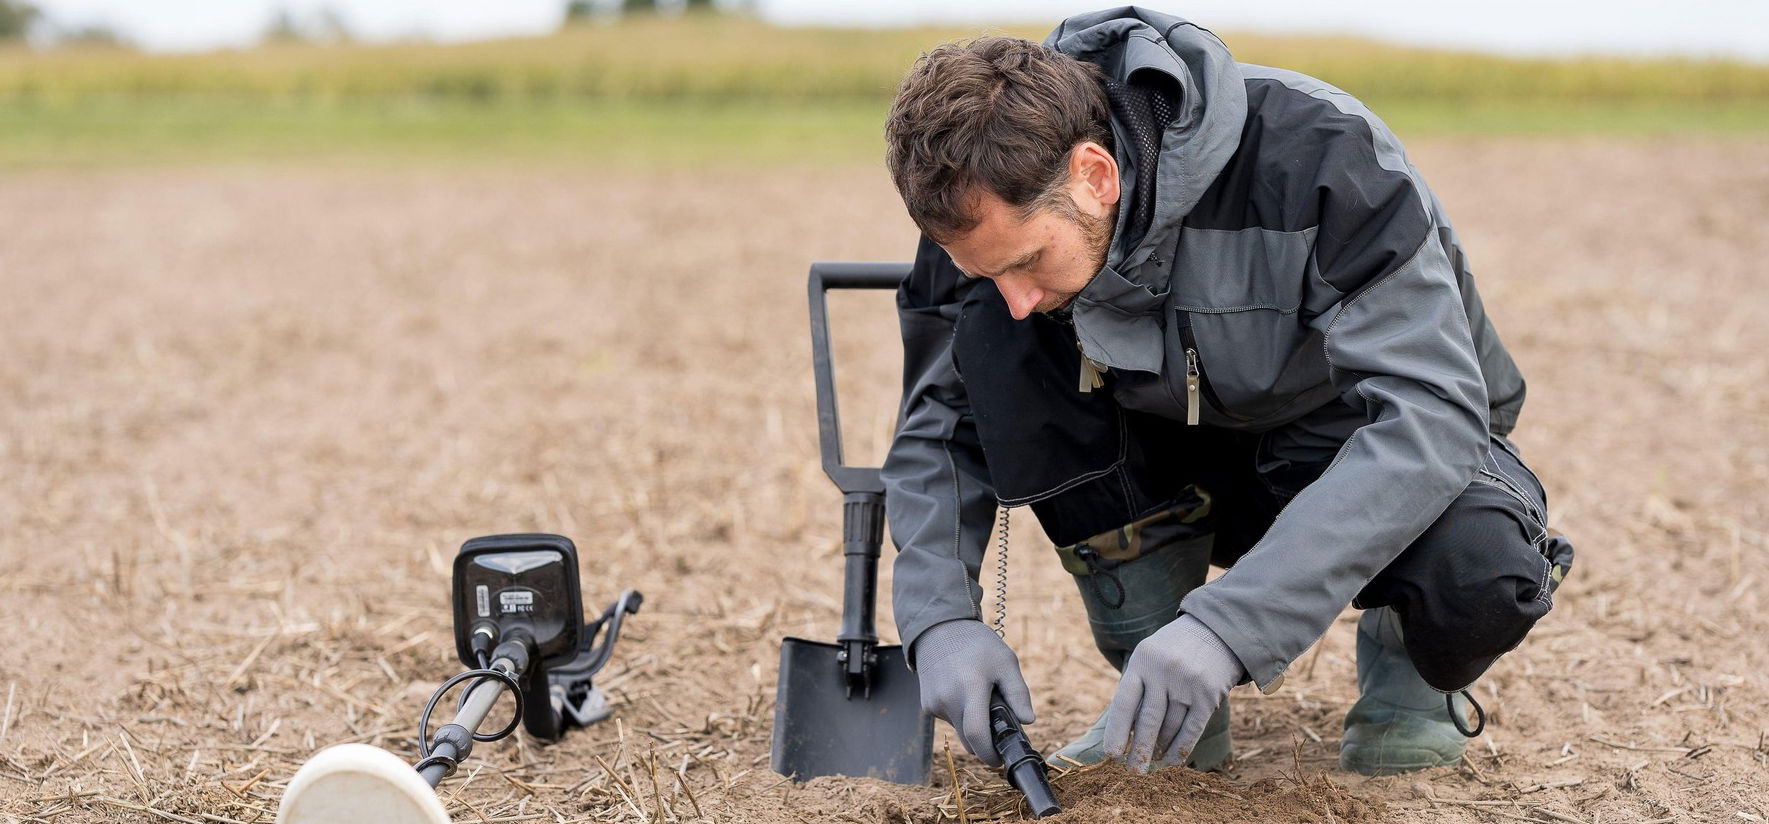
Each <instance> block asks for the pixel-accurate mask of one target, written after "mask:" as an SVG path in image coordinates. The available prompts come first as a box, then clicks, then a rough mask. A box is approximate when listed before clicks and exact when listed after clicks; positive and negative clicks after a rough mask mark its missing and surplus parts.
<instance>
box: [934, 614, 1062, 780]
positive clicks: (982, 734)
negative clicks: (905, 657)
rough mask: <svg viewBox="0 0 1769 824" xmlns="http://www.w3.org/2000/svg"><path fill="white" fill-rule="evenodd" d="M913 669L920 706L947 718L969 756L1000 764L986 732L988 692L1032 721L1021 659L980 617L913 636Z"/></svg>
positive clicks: (944, 718) (947, 624)
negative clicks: (918, 684) (919, 686)
mask: <svg viewBox="0 0 1769 824" xmlns="http://www.w3.org/2000/svg"><path fill="white" fill-rule="evenodd" d="M913 652H914V654H915V672H916V674H917V675H918V676H919V677H920V679H921V708H922V709H924V710H926V711H927V712H928V714H929V715H932V716H934V717H935V718H940V719H943V720H945V721H946V722H947V723H949V724H951V725H952V729H954V730H957V731H958V739H959V740H960V741H961V742H963V743H964V748H965V749H967V750H970V752H971V754H972V755H975V756H976V757H978V758H981V759H983V763H985V764H988V765H989V766H991V767H999V766H1001V756H1000V755H998V754H997V753H996V752H995V743H994V740H993V739H992V738H991V736H990V735H989V696H990V693H992V692H993V691H995V690H997V689H999V690H1001V697H1002V698H1003V699H1005V700H1006V701H1007V706H1008V708H1009V709H1011V710H1013V714H1014V715H1016V716H1018V717H1019V719H1020V723H1021V724H1030V723H1032V720H1033V718H1032V693H1031V692H1030V691H1029V690H1027V689H1026V679H1025V678H1023V677H1021V676H1020V659H1019V656H1016V655H1014V654H1013V650H1011V649H1008V646H1007V642H1006V641H1003V640H1001V636H999V635H996V634H995V631H994V630H992V629H990V628H989V627H988V625H986V624H984V623H983V622H982V621H976V620H972V619H968V618H966V619H961V620H957V621H946V622H943V623H939V624H935V625H933V626H931V627H929V628H928V629H927V630H926V631H924V632H922V634H921V637H920V638H917V639H915V648H914V650H913Z"/></svg>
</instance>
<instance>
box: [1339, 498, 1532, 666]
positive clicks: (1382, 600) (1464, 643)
mask: <svg viewBox="0 0 1769 824" xmlns="http://www.w3.org/2000/svg"><path fill="white" fill-rule="evenodd" d="M1471 493H1473V494H1470V495H1464V496H1463V499H1460V500H1458V501H1457V504H1456V505H1454V506H1452V507H1451V508H1450V510H1448V511H1446V512H1445V513H1444V516H1443V517H1441V518H1439V519H1438V521H1437V522H1436V523H1434V524H1432V526H1431V528H1430V529H1428V530H1426V532H1425V534H1423V535H1421V536H1420V537H1419V539H1418V540H1417V541H1415V542H1414V543H1413V545H1412V546H1410V547H1408V548H1407V550H1406V551H1405V552H1403V553H1402V554H1401V556H1400V557H1399V558H1397V559H1396V560H1395V562H1394V563H1392V564H1390V565H1389V567H1388V568H1387V569H1384V570H1383V571H1382V573H1381V574H1379V575H1377V576H1376V578H1375V579H1374V580H1372V581H1371V582H1370V585H1369V586H1368V587H1366V588H1365V590H1364V592H1363V593H1362V594H1360V595H1359V597H1358V602H1359V606H1365V607H1372V606H1392V607H1394V609H1395V611H1396V612H1397V613H1398V615H1399V617H1400V619H1401V625H1402V627H1403V630H1404V633H1405V637H1406V646H1407V653H1408V657H1410V658H1412V660H1413V664H1414V666H1415V667H1417V668H1418V670H1419V673H1420V675H1422V676H1423V677H1424V678H1425V680H1426V682H1427V683H1429V684H1431V685H1432V686H1433V687H1436V688H1437V689H1440V690H1456V689H1461V688H1463V687H1465V686H1467V685H1468V684H1470V683H1472V682H1473V681H1474V680H1475V679H1476V678H1478V677H1480V675H1481V674H1482V673H1484V672H1485V671H1486V669H1487V668H1488V667H1489V666H1491V665H1492V663H1493V661H1495V660H1497V659H1498V657H1499V656H1500V655H1503V654H1504V653H1506V652H1509V651H1511V650H1512V649H1514V648H1516V646H1517V645H1518V644H1519V643H1521V642H1522V641H1523V638H1524V636H1526V635H1528V634H1529V631H1530V629H1531V628H1532V627H1534V626H1535V623H1536V621H1538V620H1540V619H1541V618H1542V616H1544V615H1546V614H1547V613H1548V610H1549V609H1550V608H1551V607H1552V606H1553V596H1552V589H1553V587H1552V583H1553V565H1552V564H1551V563H1550V562H1549V560H1548V558H1547V557H1546V556H1544V554H1543V552H1542V547H1543V545H1544V540H1545V536H1544V532H1545V530H1544V529H1543V528H1542V527H1541V526H1540V525H1539V523H1538V522H1537V521H1535V520H1534V519H1533V518H1532V517H1530V516H1529V515H1528V514H1527V513H1522V512H1520V511H1519V507H1517V506H1515V505H1512V504H1508V503H1507V502H1506V501H1505V500H1503V493H1502V491H1495V492H1494V493H1492V494H1487V493H1482V492H1481V491H1479V490H1474V489H1473V488H1471Z"/></svg>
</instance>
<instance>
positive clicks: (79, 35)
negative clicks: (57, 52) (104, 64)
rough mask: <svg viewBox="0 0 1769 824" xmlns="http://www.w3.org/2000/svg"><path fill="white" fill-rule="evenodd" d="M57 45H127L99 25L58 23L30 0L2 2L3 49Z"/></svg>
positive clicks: (0, 39) (0, 35) (0, 28)
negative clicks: (6, 47)
mask: <svg viewBox="0 0 1769 824" xmlns="http://www.w3.org/2000/svg"><path fill="white" fill-rule="evenodd" d="M33 41H36V42H42V43H46V44H48V45H54V46H111V47H116V46H127V45H129V43H128V42H127V41H126V40H124V39H123V37H122V36H121V35H119V34H117V32H116V30H115V29H112V28H111V27H109V26H106V25H103V24H98V23H85V24H78V25H64V24H58V23H55V22H54V21H51V20H49V19H48V18H47V17H46V16H45V15H44V14H43V10H42V9H39V8H37V7H36V6H35V5H33V4H31V3H30V2H28V0H0V46H3V45H16V44H21V43H27V42H33Z"/></svg>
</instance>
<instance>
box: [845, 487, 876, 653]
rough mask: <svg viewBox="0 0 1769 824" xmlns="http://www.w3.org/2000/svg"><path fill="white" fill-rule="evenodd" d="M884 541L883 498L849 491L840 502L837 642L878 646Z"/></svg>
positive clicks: (869, 493)
mask: <svg viewBox="0 0 1769 824" xmlns="http://www.w3.org/2000/svg"><path fill="white" fill-rule="evenodd" d="M883 542H884V496H883V495H880V494H878V493H876V492H850V493H848V494H847V495H846V496H844V498H843V500H842V557H843V560H845V561H846V563H847V569H846V572H845V574H844V575H843V583H842V626H841V634H840V635H837V636H836V640H837V641H840V642H843V643H847V642H849V641H859V642H863V643H867V644H876V643H878V628H877V626H876V616H877V613H878V605H877V602H878V555H879V546H880V544H882V543H883Z"/></svg>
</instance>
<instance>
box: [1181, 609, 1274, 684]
mask: <svg viewBox="0 0 1769 824" xmlns="http://www.w3.org/2000/svg"><path fill="white" fill-rule="evenodd" d="M1179 611H1180V612H1181V613H1183V614H1185V615H1190V616H1192V617H1193V618H1196V619H1198V622H1199V623H1201V624H1203V625H1204V626H1206V627H1208V628H1209V629H1210V631H1211V632H1214V633H1216V637H1217V638H1219V639H1221V640H1222V643H1223V645H1225V646H1227V647H1228V650H1229V652H1232V653H1234V656H1235V658H1237V659H1240V662H1241V666H1243V667H1246V668H1247V675H1248V676H1249V677H1251V678H1252V679H1253V684H1254V685H1255V686H1257V687H1258V688H1259V691H1260V692H1263V693H1265V694H1266V695H1270V694H1272V693H1274V692H1277V691H1278V688H1279V687H1281V686H1283V684H1284V671H1285V670H1286V669H1288V668H1289V666H1290V662H1289V661H1286V660H1283V659H1281V658H1279V657H1278V656H1277V655H1276V654H1275V653H1273V652H1272V651H1271V649H1270V648H1269V647H1267V646H1266V645H1265V644H1264V643H1263V642H1262V641H1261V640H1260V639H1259V637H1258V636H1257V635H1252V634H1249V633H1245V632H1242V631H1241V630H1240V626H1241V624H1242V622H1239V621H1236V620H1235V619H1234V615H1235V612H1236V611H1235V610H1234V609H1233V608H1232V607H1230V606H1229V605H1227V604H1224V603H1223V602H1222V599H1220V598H1218V597H1216V594H1215V593H1213V592H1211V591H1210V587H1209V586H1208V585H1206V586H1201V587H1198V588H1197V589H1194V590H1192V591H1191V594H1189V595H1187V596H1186V597H1185V600H1183V601H1181V602H1180V604H1179Z"/></svg>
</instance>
